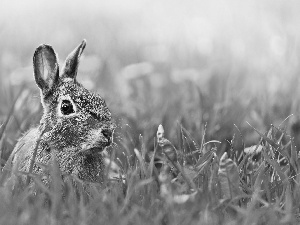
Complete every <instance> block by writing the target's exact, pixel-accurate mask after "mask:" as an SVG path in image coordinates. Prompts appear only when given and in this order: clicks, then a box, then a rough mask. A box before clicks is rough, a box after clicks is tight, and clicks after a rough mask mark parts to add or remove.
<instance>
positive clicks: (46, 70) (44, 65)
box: [33, 45, 59, 95]
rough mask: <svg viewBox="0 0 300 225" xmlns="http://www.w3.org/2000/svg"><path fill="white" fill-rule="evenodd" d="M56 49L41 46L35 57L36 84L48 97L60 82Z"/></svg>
mask: <svg viewBox="0 0 300 225" xmlns="http://www.w3.org/2000/svg"><path fill="white" fill-rule="evenodd" d="M57 61H58V59H57V56H56V53H55V51H54V49H53V48H52V47H51V46H49V45H40V46H39V47H38V48H37V49H36V50H35V52H34V55H33V71H34V78H35V82H36V83H37V85H38V86H39V88H40V89H41V90H42V93H43V94H44V95H46V94H47V93H48V92H49V91H50V90H51V89H52V88H53V86H54V85H55V84H56V83H57V82H58V78H59V66H58V62H57Z"/></svg>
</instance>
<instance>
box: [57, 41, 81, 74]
mask: <svg viewBox="0 0 300 225" xmlns="http://www.w3.org/2000/svg"><path fill="white" fill-rule="evenodd" d="M85 45H86V40H85V39H84V40H83V41H82V42H81V44H80V45H78V46H77V47H76V48H75V49H74V50H73V51H72V52H71V53H70V54H69V55H68V57H67V59H66V62H65V66H64V69H63V72H62V75H63V76H64V77H69V78H72V79H75V78H76V75H77V69H78V65H79V61H80V56H81V54H82V52H83V50H84V48H85Z"/></svg>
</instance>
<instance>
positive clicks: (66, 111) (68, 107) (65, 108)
mask: <svg viewBox="0 0 300 225" xmlns="http://www.w3.org/2000/svg"><path fill="white" fill-rule="evenodd" d="M60 111H61V113H62V114H63V115H70V114H71V113H74V109H73V105H72V103H71V102H70V101H69V100H63V101H62V102H61V106H60Z"/></svg>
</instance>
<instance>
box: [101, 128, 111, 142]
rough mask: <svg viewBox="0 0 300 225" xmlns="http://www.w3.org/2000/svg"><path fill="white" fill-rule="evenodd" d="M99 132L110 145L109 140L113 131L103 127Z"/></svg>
mask: <svg viewBox="0 0 300 225" xmlns="http://www.w3.org/2000/svg"><path fill="white" fill-rule="evenodd" d="M101 133H102V134H103V136H104V137H105V138H106V139H107V145H110V144H111V140H112V134H113V131H112V130H110V129H107V128H106V129H105V128H103V129H102V130H101Z"/></svg>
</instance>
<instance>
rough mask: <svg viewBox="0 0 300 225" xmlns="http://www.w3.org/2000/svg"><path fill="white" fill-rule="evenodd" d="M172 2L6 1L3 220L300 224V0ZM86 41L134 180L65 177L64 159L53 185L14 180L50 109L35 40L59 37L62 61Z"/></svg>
mask: <svg viewBox="0 0 300 225" xmlns="http://www.w3.org/2000/svg"><path fill="white" fill-rule="evenodd" d="M33 2H34V1H32V2H31V4H33ZM52 2H53V3H52ZM86 2H89V3H91V2H90V1H86ZM166 2H167V3H163V4H160V3H158V2H156V1H154V6H152V9H155V10H152V11H155V12H156V14H154V15H153V14H152V11H151V6H150V4H149V5H148V6H149V7H142V10H141V11H139V10H140V8H138V10H136V11H134V13H133V14H132V15H131V16H130V15H129V14H126V12H125V11H124V13H123V14H122V13H119V11H118V10H116V9H115V8H113V10H112V11H109V10H108V9H107V8H104V9H102V8H101V5H97V6H94V5H93V4H88V5H84V4H79V2H77V3H78V4H69V3H68V2H64V3H61V2H58V1H51V5H50V3H47V2H44V3H40V4H33V5H31V6H32V7H28V8H27V9H26V7H25V6H24V5H23V6H22V5H21V6H22V7H21V6H20V7H19V8H16V7H15V5H14V4H11V3H8V2H5V6H6V7H1V9H0V11H1V10H2V11H1V13H0V14H1V15H0V17H1V18H2V20H1V22H0V32H1V33H2V34H3V36H4V37H10V38H9V39H7V38H6V39H5V38H4V40H2V41H1V43H0V47H1V49H2V50H1V53H0V56H1V57H0V58H1V60H0V106H1V107H0V124H1V127H0V153H1V173H0V202H1V203H0V224H107V225H109V224H245V225H246V224H298V223H299V202H298V201H297V200H298V199H299V197H300V193H299V190H300V188H299V175H298V174H299V169H300V165H299V162H298V152H299V146H300V138H299V137H300V136H299V134H300V132H299V110H300V109H299V102H300V99H299V96H300V95H299V93H298V89H299V88H298V83H299V78H298V77H299V76H298V74H299V54H298V52H299V47H298V42H299V34H298V32H299V29H298V21H299V13H298V11H297V8H298V7H297V6H298V3H296V2H294V3H285V2H283V1H276V2H274V1H272V2H270V1H267V0H266V1H263V2H261V1H254V3H253V5H247V3H243V4H242V5H241V6H239V7H236V3H235V2H234V1H228V2H227V3H226V4H225V5H224V4H221V3H220V2H219V1H211V2H212V3H210V4H206V3H205V2H206V1H202V3H197V4H196V3H191V5H189V6H188V5H187V6H184V7H183V6H182V5H180V4H178V3H175V2H172V3H171V4H172V8H170V7H169V3H168V1H166ZM26 4H27V3H26ZM26 4H25V5H26ZM28 4H29V3H28ZM193 4H196V5H193ZM198 4H199V5H198ZM205 4H206V5H205ZM220 4H221V5H220ZM123 6H124V5H123ZM281 6H282V7H281ZM24 7H25V8H24ZM67 7H70V10H66V8H67ZM106 7H107V6H106ZM139 7H140V6H139ZM160 7H165V8H160ZM21 8H24V10H22V9H21ZM116 8H117V7H116ZM221 8H222V9H225V10H221ZM237 8H238V10H237ZM3 9H5V10H3ZM159 9H160V10H159ZM163 9H165V10H163ZM157 10H158V11H157ZM185 10H186V11H188V12H189V13H186V11H185ZM106 11H107V12H106ZM32 12H34V13H33V14H34V15H35V16H34V17H31V16H30V15H32ZM116 12H118V13H116ZM110 13H111V14H110ZM53 14H55V15H57V16H56V17H55V18H53V17H52V16H51V20H49V19H48V18H49V17H50V15H53ZM87 15H88V16H87ZM245 15H251V16H245ZM5 21H9V23H8V22H5ZM24 23H26V24H31V27H32V29H31V28H28V27H27V26H24ZM91 24H93V27H92V28H91ZM45 27H47V29H45ZM49 33H50V34H51V35H49ZM249 37H250V38H249ZM82 38H86V39H87V41H88V44H87V48H86V51H85V53H84V54H85V55H84V57H83V59H82V62H81V65H80V66H79V70H80V71H79V75H78V79H79V80H80V82H82V83H83V84H84V85H85V86H86V87H87V88H88V89H93V90H95V91H97V92H99V93H100V94H101V95H102V96H104V98H105V100H106V102H107V104H108V107H109V108H110V110H111V111H112V113H113V118H114V120H115V122H116V124H117V129H116V132H115V144H114V145H113V146H112V147H111V148H110V149H109V151H110V153H111V154H110V155H111V157H112V159H113V160H114V162H115V163H117V165H118V166H119V167H120V170H121V174H122V175H123V177H124V179H123V180H122V181H120V180H118V179H114V180H108V181H107V182H106V183H105V184H104V187H100V186H99V185H97V184H86V183H82V182H81V181H79V180H76V179H75V178H73V177H68V176H66V177H65V179H64V180H62V178H61V172H60V171H59V170H58V168H57V166H55V163H54V164H53V166H48V167H45V169H47V170H49V171H51V172H50V174H51V177H52V180H53V182H52V183H51V185H50V186H49V187H46V186H44V185H43V183H42V182H41V181H40V179H39V178H38V177H36V176H34V175H30V178H31V179H32V180H33V182H32V184H31V185H23V184H21V183H19V182H15V183H13V182H12V180H11V179H10V173H11V171H10V160H11V159H10V154H11V152H12V150H13V148H14V146H15V144H16V141H17V139H18V138H20V136H21V135H22V133H24V132H25V131H26V130H28V129H29V128H30V127H32V126H34V125H36V124H38V122H39V119H40V117H41V115H42V109H41V104H40V100H39V93H38V90H37V87H36V86H35V84H34V79H33V76H32V66H31V59H32V54H33V52H34V49H35V48H36V47H37V46H38V45H39V44H40V43H50V44H51V45H53V46H54V48H55V49H56V51H57V53H58V55H59V56H60V58H61V59H63V58H64V57H65V56H66V55H67V53H68V52H69V50H70V49H72V47H75V45H76V44H78V43H79V42H80V41H81V40H82ZM159 124H162V125H163V128H164V135H163V136H164V138H165V139H163V140H164V141H165V142H160V139H158V138H157V136H156V132H157V130H158V127H159ZM244 150H247V151H252V152H253V151H256V150H260V151H261V153H258V154H254V155H249V154H243V152H244ZM154 152H155V153H156V154H154ZM225 152H226V154H227V155H226V154H225V155H224V153H225ZM154 155H156V157H157V158H159V157H161V158H160V159H161V160H162V161H163V162H164V165H163V166H162V167H159V166H158V165H157V164H156V161H157V160H158V159H156V158H154V157H153V156H154ZM174 155H176V157H175V156H174ZM175 158H177V160H175ZM252 159H253V160H252ZM282 159H285V161H283V160H282ZM54 162H55V161H54ZM170 170H171V171H172V173H169V172H170ZM175 177H176V178H177V179H176V180H174V178H175Z"/></svg>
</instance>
